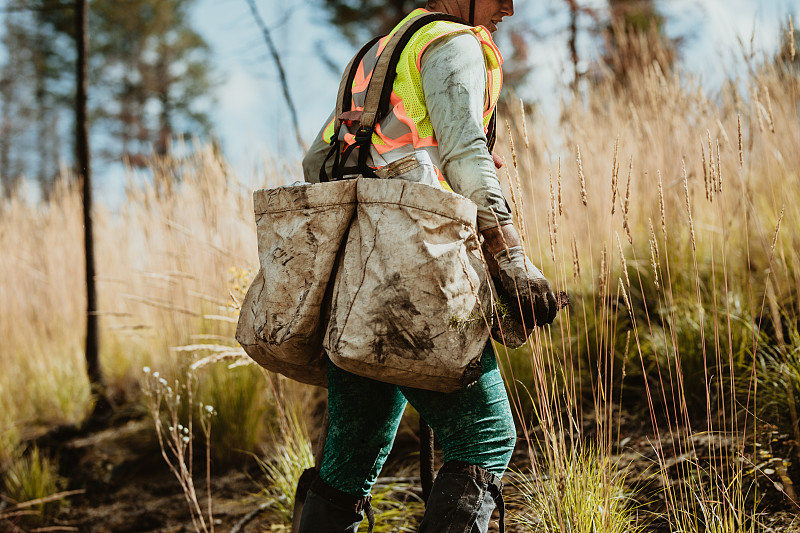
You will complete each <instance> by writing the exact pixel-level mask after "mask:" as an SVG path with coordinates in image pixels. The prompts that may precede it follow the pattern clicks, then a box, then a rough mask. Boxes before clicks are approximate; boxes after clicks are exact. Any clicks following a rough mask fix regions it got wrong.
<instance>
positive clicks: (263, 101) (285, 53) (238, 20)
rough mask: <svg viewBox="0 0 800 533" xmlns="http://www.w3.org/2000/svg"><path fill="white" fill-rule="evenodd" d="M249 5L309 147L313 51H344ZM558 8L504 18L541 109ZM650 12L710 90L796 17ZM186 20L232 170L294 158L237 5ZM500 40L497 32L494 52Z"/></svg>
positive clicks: (288, 12) (303, 7) (799, 5)
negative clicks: (278, 57)
mask: <svg viewBox="0 0 800 533" xmlns="http://www.w3.org/2000/svg"><path fill="white" fill-rule="evenodd" d="M256 2H257V5H258V7H259V9H260V11H261V13H262V16H263V17H264V18H265V19H266V20H267V23H268V25H269V26H270V27H271V29H272V31H273V38H274V39H275V42H276V44H277V46H278V47H279V49H280V50H281V52H282V57H283V61H284V67H285V68H286V70H287V75H288V81H289V86H290V89H291V90H292V93H293V95H294V99H295V104H296V106H297V108H298V113H299V115H300V127H301V132H302V134H303V136H304V137H305V139H306V140H310V139H311V138H312V136H313V135H315V134H316V131H317V129H318V128H319V126H320V123H321V122H322V121H323V120H324V119H325V117H326V116H327V115H328V113H329V112H330V110H331V109H332V106H333V104H334V102H333V100H334V99H335V94H336V89H337V86H338V83H339V74H338V72H336V73H334V72H333V71H332V70H331V69H330V67H329V66H327V65H326V62H325V60H323V59H322V58H321V56H322V52H323V51H324V55H325V56H327V60H328V63H334V64H335V65H337V66H338V69H342V68H344V66H345V64H346V63H347V61H348V60H349V58H350V55H351V54H352V53H353V52H354V50H353V48H352V47H351V46H350V45H349V44H348V43H346V42H345V41H344V40H343V39H342V38H340V37H339V36H338V35H337V34H336V32H335V30H333V29H332V28H330V27H328V26H327V25H326V23H325V19H324V14H323V13H321V12H320V11H319V10H318V9H315V8H314V3H313V2H314V0H294V1H292V2H285V1H280V0H256ZM563 4H564V3H563V1H562V0H529V1H525V0H518V1H517V2H515V8H516V14H515V16H514V18H513V19H508V20H510V21H511V22H512V23H514V24H527V23H528V21H534V23H535V25H536V26H537V27H539V30H538V33H539V34H540V35H541V38H539V39H537V40H535V41H534V44H533V47H532V54H533V57H534V71H533V75H532V76H531V77H530V82H529V85H528V87H527V88H526V94H525V96H526V97H529V98H533V99H535V100H538V101H540V102H542V103H544V104H547V103H548V98H552V97H553V96H552V95H554V94H557V93H558V91H557V89H558V87H559V85H560V83H563V81H564V80H565V79H568V76H569V73H568V71H569V70H570V69H571V66H570V65H569V62H568V57H567V50H566V44H565V43H566V41H565V38H566V34H565V29H566V14H565V12H564V11H563ZM581 4H582V5H585V6H590V7H597V8H601V7H602V6H603V5H604V4H605V3H604V2H603V1H602V0H584V1H582V2H581ZM657 4H658V6H659V8H660V9H661V10H662V11H663V12H664V13H665V14H666V15H667V19H668V26H667V28H666V30H667V32H668V34H670V35H672V36H684V37H685V39H686V43H685V45H684V48H683V49H682V58H683V63H684V65H685V66H686V67H687V69H688V70H689V71H691V72H693V73H695V74H697V75H699V76H701V77H702V78H703V81H704V82H705V83H706V85H711V86H715V85H717V84H718V83H719V81H720V80H722V79H724V78H725V77H726V75H729V74H731V73H732V72H736V70H737V69H739V68H741V66H742V64H741V53H740V49H741V48H740V45H739V42H738V40H737V37H740V38H741V39H742V40H743V41H744V42H746V43H748V46H749V43H750V40H751V36H754V38H753V44H754V47H755V49H756V50H757V51H762V52H763V51H774V50H775V49H776V47H777V42H778V39H779V33H778V32H779V27H780V24H781V23H782V22H785V20H786V16H787V14H788V13H794V16H795V17H794V18H795V21H797V18H798V17H797V15H798V13H800V0H661V1H658V2H657ZM195 20H196V25H197V28H198V29H199V30H200V31H201V33H202V34H203V35H204V36H205V37H206V38H207V39H208V41H209V43H210V44H211V45H212V47H213V49H214V58H215V60H216V64H217V68H218V73H219V80H220V82H221V84H220V86H219V88H218V94H217V105H216V107H215V109H214V113H213V115H214V119H215V120H214V122H215V124H216V125H217V127H218V134H219V135H220V137H221V138H222V140H223V147H224V150H225V153H226V154H227V156H228V157H229V158H230V160H231V162H232V163H233V164H234V166H235V167H240V168H253V165H254V164H256V163H257V162H259V161H260V160H262V159H263V158H265V157H266V158H269V157H271V156H272V155H273V154H281V155H284V156H285V155H289V156H298V155H299V151H298V149H297V145H296V142H295V141H294V135H293V132H292V129H291V121H290V116H289V113H288V112H287V111H286V109H285V105H284V101H283V96H282V93H281V88H280V84H279V83H278V77H277V71H276V69H275V66H274V64H273V63H272V62H271V59H270V56H269V54H268V52H267V48H266V46H265V44H264V42H263V40H262V37H261V35H260V33H259V31H258V29H257V27H256V25H255V23H254V22H253V18H252V15H251V14H250V11H249V8H248V6H247V3H246V2H245V0H200V2H199V3H198V5H197V8H196V12H195ZM584 23H585V24H589V23H590V21H589V20H588V19H587V20H585V21H584ZM797 26H800V23H796V27H797ZM502 34H503V28H502V25H501V29H500V30H499V32H498V37H499V38H498V41H499V42H500V43H501V48H502ZM579 45H580V46H581V48H582V50H581V56H582V57H584V58H586V59H591V57H592V55H593V54H594V53H596V52H595V51H594V50H592V49H591V43H590V41H589V40H588V39H587V38H584V39H583V41H582V42H581V43H579ZM338 69H337V70H338Z"/></svg>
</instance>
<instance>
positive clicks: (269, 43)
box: [245, 0, 307, 151]
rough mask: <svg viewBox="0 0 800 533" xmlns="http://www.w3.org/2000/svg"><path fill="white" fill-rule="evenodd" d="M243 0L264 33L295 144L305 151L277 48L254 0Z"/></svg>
mask: <svg viewBox="0 0 800 533" xmlns="http://www.w3.org/2000/svg"><path fill="white" fill-rule="evenodd" d="M245 1H246V2H247V5H248V6H250V11H251V12H252V13H253V18H254V19H255V21H256V24H257V25H258V28H259V29H260V30H261V33H262V34H263V35H264V41H265V42H266V43H267V48H269V52H270V54H271V55H272V60H273V61H275V66H276V67H278V75H279V76H280V80H281V87H282V88H283V98H284V99H285V100H286V105H287V106H288V107H289V114H291V116H292V123H293V124H294V133H295V135H296V136H297V144H298V146H300V148H301V149H302V150H303V151H305V150H306V148H307V146H306V144H305V143H304V142H303V138H302V137H301V136H300V126H299V125H298V122H297V110H296V109H295V107H294V103H293V102H292V96H291V94H289V83H288V81H287V80H286V72H285V71H284V70H283V64H282V63H281V58H280V55H279V54H278V50H277V48H275V43H274V42H273V41H272V35H271V34H270V31H269V28H267V25H266V24H265V23H264V19H263V18H261V13H259V11H258V7H256V3H255V0H245Z"/></svg>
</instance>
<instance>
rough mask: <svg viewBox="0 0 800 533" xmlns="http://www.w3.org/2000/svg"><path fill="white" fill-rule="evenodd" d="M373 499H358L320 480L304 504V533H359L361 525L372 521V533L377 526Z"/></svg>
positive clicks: (369, 497)
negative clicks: (362, 522)
mask: <svg viewBox="0 0 800 533" xmlns="http://www.w3.org/2000/svg"><path fill="white" fill-rule="evenodd" d="M371 500H372V498H371V496H363V497H362V496H354V495H352V494H348V493H346V492H342V491H340V490H338V489H335V488H333V487H331V486H330V485H328V484H327V483H325V482H324V481H322V478H320V477H317V478H316V479H315V480H314V481H313V482H312V483H311V488H310V490H309V491H308V494H307V495H306V498H305V503H304V504H303V514H302V516H301V518H300V528H299V530H298V531H299V532H300V533H356V531H358V525H359V524H360V523H361V521H362V520H364V514H365V513H366V515H367V520H368V521H369V530H368V533H372V528H373V527H374V526H375V513H374V512H373V511H372V505H371V504H370V501H371Z"/></svg>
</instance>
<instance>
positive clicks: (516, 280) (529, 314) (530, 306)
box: [494, 246, 559, 329]
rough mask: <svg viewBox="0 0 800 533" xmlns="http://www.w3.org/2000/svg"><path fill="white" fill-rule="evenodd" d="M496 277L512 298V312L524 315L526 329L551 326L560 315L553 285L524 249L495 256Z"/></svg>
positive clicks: (513, 249) (507, 251) (520, 248)
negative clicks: (551, 286)
mask: <svg viewBox="0 0 800 533" xmlns="http://www.w3.org/2000/svg"><path fill="white" fill-rule="evenodd" d="M494 260H495V262H496V263H497V271H498V272H497V278H498V279H499V281H500V284H501V285H502V288H503V291H504V292H505V293H506V294H508V296H509V297H510V302H509V306H510V308H511V309H510V311H511V312H512V313H513V314H514V315H517V314H519V313H521V317H522V320H523V321H524V323H525V326H526V329H528V328H533V327H534V326H544V325H545V324H551V323H552V322H553V320H555V318H556V314H557V313H558V308H559V306H558V302H557V301H556V296H555V294H553V291H552V289H551V288H550V283H548V281H547V279H545V277H544V275H543V274H542V272H541V271H540V270H539V269H538V268H536V267H535V266H533V263H531V260H530V259H528V257H527V256H526V255H525V251H524V250H523V249H522V246H514V247H512V248H507V249H504V250H501V251H500V252H498V253H496V254H495V255H494Z"/></svg>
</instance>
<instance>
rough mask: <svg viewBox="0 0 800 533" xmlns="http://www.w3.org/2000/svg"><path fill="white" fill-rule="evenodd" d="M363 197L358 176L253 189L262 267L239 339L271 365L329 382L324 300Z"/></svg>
mask: <svg viewBox="0 0 800 533" xmlns="http://www.w3.org/2000/svg"><path fill="white" fill-rule="evenodd" d="M355 203H356V183H355V181H353V180H345V181H338V182H331V183H322V184H313V185H312V184H306V185H296V186H291V187H278V188H275V189H267V190H260V191H256V192H255V193H253V205H254V211H255V215H256V229H257V234H258V257H259V262H260V265H261V268H260V269H259V271H258V274H256V277H255V279H254V280H253V283H252V285H251V286H250V288H249V289H248V290H247V294H246V295H245V298H244V301H243V302H242V308H241V312H240V314H239V323H238V325H237V328H236V340H237V341H239V344H241V345H242V347H243V348H244V350H245V352H247V354H248V355H249V356H250V357H252V358H253V359H254V360H255V361H256V362H257V363H258V364H259V365H261V366H263V367H264V368H266V369H268V370H272V371H273V372H278V373H281V374H283V375H285V376H287V377H290V378H292V379H295V380H297V381H301V382H303V383H308V384H311V385H320V386H325V385H326V383H327V381H326V365H327V363H326V360H325V355H324V353H323V351H322V338H323V335H324V334H325V327H324V326H325V323H324V308H323V302H324V300H325V293H326V291H327V289H328V287H329V281H330V279H331V274H332V272H333V267H334V263H335V261H336V256H337V254H338V252H339V249H340V248H341V247H342V244H343V242H344V237H345V234H346V233H347V228H348V227H349V225H350V221H351V220H352V218H353V213H354V211H355Z"/></svg>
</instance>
